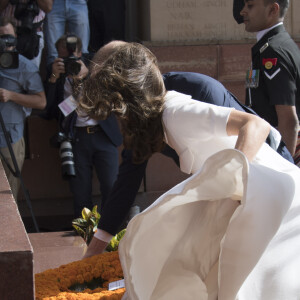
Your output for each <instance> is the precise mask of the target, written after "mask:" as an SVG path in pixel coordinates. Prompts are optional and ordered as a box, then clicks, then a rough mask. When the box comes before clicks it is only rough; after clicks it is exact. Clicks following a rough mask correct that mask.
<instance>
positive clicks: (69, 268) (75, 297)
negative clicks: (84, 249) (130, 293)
mask: <svg viewBox="0 0 300 300" xmlns="http://www.w3.org/2000/svg"><path fill="white" fill-rule="evenodd" d="M98 278H101V280H102V281H103V282H104V283H103V288H96V289H94V290H91V289H85V290H84V291H82V292H74V291H72V290H70V287H72V286H73V285H76V284H83V283H84V282H90V281H92V280H93V279H98ZM122 278H123V271H122V267H121V264H120V260H119V254H118V252H117V251H114V252H107V253H103V254H99V255H95V256H92V257H89V258H85V259H82V260H80V261H75V262H72V263H69V264H67V265H62V266H60V267H59V268H56V269H49V270H46V271H44V272H42V273H39V274H36V275H35V295H36V298H35V299H36V300H80V299H82V300H83V299H84V300H120V299H121V298H122V296H123V295H124V293H125V288H122V289H117V290H115V291H109V290H107V288H108V284H109V283H110V282H113V281H117V280H120V279H122Z"/></svg>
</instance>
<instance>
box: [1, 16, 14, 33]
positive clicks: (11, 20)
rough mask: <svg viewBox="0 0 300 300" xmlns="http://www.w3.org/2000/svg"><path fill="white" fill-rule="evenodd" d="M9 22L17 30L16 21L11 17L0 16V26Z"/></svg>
mask: <svg viewBox="0 0 300 300" xmlns="http://www.w3.org/2000/svg"><path fill="white" fill-rule="evenodd" d="M7 24H11V25H12V26H13V28H14V31H15V32H16V22H15V21H14V20H13V19H12V18H10V17H6V16H0V27H3V26H6V25H7Z"/></svg>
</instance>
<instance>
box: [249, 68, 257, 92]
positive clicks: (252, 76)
mask: <svg viewBox="0 0 300 300" xmlns="http://www.w3.org/2000/svg"><path fill="white" fill-rule="evenodd" d="M258 83H259V70H253V69H252V68H250V69H249V70H248V71H247V73H246V88H257V87H258Z"/></svg>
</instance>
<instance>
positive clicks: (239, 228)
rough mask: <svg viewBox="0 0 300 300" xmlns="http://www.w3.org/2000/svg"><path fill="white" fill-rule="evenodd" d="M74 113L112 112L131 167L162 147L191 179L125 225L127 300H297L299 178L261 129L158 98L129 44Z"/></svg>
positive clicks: (168, 95)
mask: <svg viewBox="0 0 300 300" xmlns="http://www.w3.org/2000/svg"><path fill="white" fill-rule="evenodd" d="M81 108H83V109H84V110H85V111H86V112H87V113H88V114H89V116H90V117H91V118H106V117H107V115H109V114H110V113H111V112H114V113H115V114H116V115H117V116H118V118H119V121H120V124H121V128H122V132H123V135H124V144H125V147H128V148H130V149H132V152H133V157H134V160H135V161H136V162H141V161H143V160H144V159H147V158H149V157H150V156H151V155H152V154H153V153H154V152H156V151H160V150H161V148H162V147H163V146H164V144H165V143H167V144H169V145H170V146H171V147H172V148H174V149H175V151H176V152H177V154H178V155H179V158H180V168H181V170H182V171H183V172H186V173H188V174H193V175H192V176H191V177H190V178H188V179H187V180H185V181H184V182H182V183H180V184H178V185H177V186H175V187H174V188H172V189H171V190H170V191H168V192H167V193H165V194H164V195H162V196H161V197H160V198H159V199H157V201H156V202H155V203H154V204H152V205H151V206H150V207H149V208H148V209H146V210H145V211H144V212H142V213H141V214H139V215H137V216H136V217H135V218H133V219H132V220H131V222H130V223H129V225H128V227H127V232H126V234H125V237H124V238H123V240H122V242H121V244H120V248H119V250H120V259H121V263H122V267H123V271H124V276H125V283H126V290H127V295H128V298H129V299H132V300H133V299H134V300H135V299H140V300H148V299H149V300H150V299H151V300H158V299H164V300H171V299H172V300H177V299H178V300H179V299H180V300H182V299H185V300H187V299H191V300H195V299H200V300H207V299H209V300H213V299H214V300H215V299H218V300H235V299H238V300H296V299H299V297H300V255H299V253H300V235H299V232H300V191H299V187H298V186H297V184H296V183H298V185H299V180H300V170H299V168H297V167H296V166H294V165H293V164H291V163H289V162H288V161H286V160H285V159H283V158H282V157H281V156H280V155H278V154H277V153H276V152H275V151H274V150H273V149H271V148H270V147H269V146H268V145H267V144H266V143H264V141H265V139H266V137H267V135H268V133H269V131H270V125H269V124H268V123H267V122H265V121H264V120H262V119H260V118H258V117H257V116H254V115H250V114H247V113H243V112H239V111H236V110H234V109H232V108H224V107H217V106H214V105H209V104H206V103H202V102H198V101H195V100H193V99H191V97H190V96H188V95H183V94H180V93H177V92H174V91H173V92H166V91H165V88H164V84H163V80H162V76H161V74H160V72H159V69H158V66H157V61H156V58H155V56H154V55H153V54H152V53H151V52H150V51H149V50H148V49H147V48H146V47H144V46H142V45H140V44H136V43H123V44H122V45H120V46H119V47H118V49H117V50H115V51H114V52H113V53H112V54H111V55H109V56H108V58H107V59H106V60H105V61H104V62H103V63H102V64H101V65H99V66H98V67H97V68H95V69H94V71H93V76H92V77H91V79H90V80H88V81H87V82H86V86H85V93H84V96H83V98H82V100H81ZM277 142H278V143H279V142H280V136H279V135H278V140H277Z"/></svg>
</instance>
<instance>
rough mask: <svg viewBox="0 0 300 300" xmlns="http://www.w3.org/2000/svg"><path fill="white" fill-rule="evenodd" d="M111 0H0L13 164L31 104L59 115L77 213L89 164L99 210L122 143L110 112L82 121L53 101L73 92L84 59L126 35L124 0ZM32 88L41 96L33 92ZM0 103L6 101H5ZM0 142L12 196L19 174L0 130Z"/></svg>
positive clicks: (87, 195)
mask: <svg viewBox="0 0 300 300" xmlns="http://www.w3.org/2000/svg"><path fill="white" fill-rule="evenodd" d="M99 2H101V3H99ZM112 4H113V3H112V1H108V0H103V1H92V0H91V1H88V2H87V1H86V0H66V1H54V0H20V1H19V0H3V1H1V3H0V34H1V40H2V41H3V43H4V44H5V48H3V49H2V50H1V51H3V50H4V51H7V50H8V51H12V52H11V54H12V57H13V60H14V62H13V63H12V64H11V65H10V66H6V65H1V66H0V77H1V78H0V97H1V98H0V101H1V102H2V103H0V104H1V105H2V107H3V109H2V113H3V115H4V116H5V118H4V122H5V124H6V125H7V130H8V132H9V134H10V135H11V139H10V140H9V142H10V143H12V145H13V151H14V154H15V156H16V158H17V164H18V168H19V169H20V170H22V166H23V162H24V158H25V143H24V136H23V133H24V122H25V119H26V118H27V117H28V116H29V115H30V114H31V111H32V109H39V110H42V112H40V113H39V112H38V111H37V112H36V113H37V114H39V115H40V116H41V117H42V118H45V119H53V118H55V119H57V121H58V124H59V130H60V132H59V133H60V134H62V135H63V136H64V137H65V139H67V140H70V141H72V144H73V145H72V146H73V147H72V148H73V149H72V152H73V155H74V158H73V159H74V161H75V167H76V170H74V171H73V173H72V174H70V175H71V176H69V177H68V176H66V177H68V179H69V184H70V190H71V192H72V194H73V195H74V216H76V217H78V216H80V215H81V210H82V209H83V208H84V207H89V208H91V207H92V176H93V168H95V170H96V174H97V177H98V179H99V183H100V193H101V204H100V205H98V207H99V209H100V210H101V209H102V207H103V206H104V203H105V199H106V198H107V197H108V194H109V192H110V190H111V188H112V185H113V183H114V181H115V179H116V176H117V172H118V163H119V155H118V149H117V147H118V146H120V145H121V144H122V136H121V133H120V130H119V128H118V124H117V122H116V119H115V118H114V116H112V117H110V118H108V119H107V120H105V121H102V122H98V121H97V120H85V118H84V117H83V116H80V115H78V114H77V113H76V112H75V111H72V113H70V114H69V115H68V116H66V115H64V114H63V113H62V111H61V110H60V109H59V107H58V104H60V103H61V102H64V100H66V99H67V98H68V97H69V101H70V99H71V98H70V97H72V95H73V96H75V95H74V93H73V92H74V87H75V85H76V86H77V83H78V82H81V81H83V80H84V78H85V77H86V76H88V73H89V70H88V64H89V61H90V59H91V57H93V55H94V53H95V52H96V50H97V49H99V48H100V47H101V46H103V45H104V44H105V43H107V42H108V41H110V40H112V39H120V40H124V39H125V1H123V0H122V1H118V3H114V6H112ZM108 14H109V15H110V18H108ZM13 53H14V55H13ZM16 53H17V55H16ZM42 55H44V56H43V57H45V63H43V64H41V59H42ZM78 89H79V87H78ZM11 92H16V93H18V97H23V98H26V99H28V100H27V102H26V101H25V100H24V101H23V102H20V101H19V102H17V101H15V100H14V99H13V98H10V97H11ZM36 94H38V95H40V96H41V97H40V98H37V97H34V96H35V95H36ZM29 99H30V101H29ZM9 100H10V101H9ZM4 102H8V103H5V105H4ZM46 103H47V104H46ZM64 103H66V102H64ZM61 138H62V137H61ZM58 140H59V137H58ZM57 143H59V141H57ZM54 144H55V143H54ZM56 146H57V147H59V145H56ZM0 147H1V152H3V154H4V159H5V161H7V163H4V167H5V170H6V173H7V176H8V180H9V183H10V185H11V188H12V191H13V195H14V197H15V199H17V197H18V191H19V187H20V180H19V178H18V176H16V174H15V172H13V169H14V166H13V161H12V159H11V153H10V150H9V147H8V146H7V141H6V140H5V136H4V134H2V135H1V144H0ZM61 151H64V150H62V149H61ZM64 153H65V155H69V154H70V153H69V152H64ZM66 160H68V158H67V157H66ZM10 166H11V167H12V170H11V169H10ZM66 169H68V168H67V167H66ZM75 172H76V176H74V174H75Z"/></svg>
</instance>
